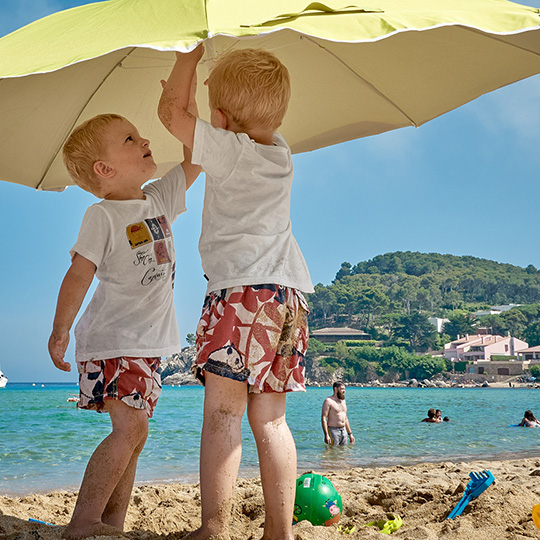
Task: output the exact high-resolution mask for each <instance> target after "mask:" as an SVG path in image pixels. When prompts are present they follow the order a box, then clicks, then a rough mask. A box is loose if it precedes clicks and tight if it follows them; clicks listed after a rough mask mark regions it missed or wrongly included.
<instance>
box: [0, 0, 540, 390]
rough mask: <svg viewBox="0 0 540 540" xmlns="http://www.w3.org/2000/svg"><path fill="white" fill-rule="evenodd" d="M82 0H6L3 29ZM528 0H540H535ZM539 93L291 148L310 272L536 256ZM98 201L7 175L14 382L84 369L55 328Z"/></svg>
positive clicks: (2, 191) (2, 303)
mask: <svg viewBox="0 0 540 540" xmlns="http://www.w3.org/2000/svg"><path fill="white" fill-rule="evenodd" d="M85 3H87V2H83V1H77V0H56V1H53V0H3V2H2V17H1V18H0V37H1V36H3V35H6V34H8V33H10V32H12V31H14V30H16V29H17V28H20V27H21V26H24V25H26V24H28V23H30V22H32V21H33V20H35V19H38V18H41V17H44V16H46V15H48V14H50V13H53V12H56V11H60V10H62V9H67V8H71V7H75V6H77V5H81V4H85ZM523 3H525V4H527V5H530V6H533V7H540V0H528V1H525V2H523ZM539 95H540V76H535V77H532V78H529V79H527V80H525V81H521V82H519V83H515V84H513V85H510V86H507V87H505V88H502V89H500V90H497V91H495V92H492V93H490V94H487V95H485V96H482V97H481V98H479V99H477V100H475V101H473V102H471V103H469V104H467V105H464V106H462V107H460V108H459V109H456V110H455V111H452V112H450V113H447V114H446V115H443V116H442V117H439V118H437V119H435V120H432V121H431V122H429V123H427V124H425V125H423V126H421V127H420V128H412V127H411V128H404V129H401V130H397V131H393V132H389V133H385V134H382V135H377V136H375V137H369V138H364V139H359V140H356V141H351V142H347V143H342V144H340V145H336V146H333V147H330V148H325V149H321V150H317V151H315V152H310V153H306V154H300V155H296V156H294V165H295V179H294V183H293V192H292V206H291V217H292V223H293V232H294V235H295V237H296V239H297V241H298V243H299V245H300V247H301V249H302V251H303V254H304V257H305V259H306V261H307V264H308V267H309V269H310V272H311V277H312V280H313V283H314V284H316V283H322V284H324V285H329V284H330V283H331V282H332V280H333V279H334V277H335V274H336V272H337V271H338V270H339V268H340V266H341V263H342V262H344V261H347V262H350V263H352V264H356V263H357V262H359V261H363V260H368V259H372V258H373V257H375V256H377V255H380V254H383V253H388V252H393V251H419V252H424V253H449V254H453V255H472V256H474V257H480V258H485V259H490V260H494V261H498V262H503V263H510V264H514V265H517V266H521V267H526V266H527V265H529V264H533V265H534V266H536V267H537V268H540V249H539V241H538V236H539V231H540V211H539V208H538V206H539V201H540V182H539V176H540V171H539V159H538V155H539V149H540V128H539V126H540V99H538V97H539ZM0 121H1V119H0ZM150 142H151V141H150ZM0 151H1V149H0ZM8 158H9V156H8ZM200 180H201V179H199V180H198V181H197V182H196V183H195V184H194V186H193V187H192V188H191V189H190V190H189V192H188V198H187V199H188V200H187V205H188V212H187V213H185V214H183V215H182V216H180V218H179V219H178V220H177V221H176V223H175V224H174V225H173V234H174V238H175V246H176V256H177V277H176V283H175V304H176V311H177V318H178V324H179V328H180V335H181V336H182V341H183V345H185V344H186V343H185V336H186V335H187V334H188V333H194V332H195V328H196V325H197V322H198V319H199V315H200V310H201V305H202V301H203V298H204V293H205V289H206V281H205V280H204V278H203V273H202V270H201V265H200V258H199V254H198V250H197V243H198V238H199V233H200V227H201V212H202V200H203V193H204V182H203V181H200ZM95 202H97V200H96V199H95V198H94V197H93V196H92V195H90V194H88V193H86V192H84V191H83V190H81V189H79V188H77V187H72V188H68V189H67V190H66V191H64V192H62V193H51V192H38V191H35V190H33V189H31V188H28V187H25V186H20V185H17V184H11V183H9V182H2V181H0V215H1V216H2V222H3V223H4V233H3V235H2V240H3V242H2V243H3V246H2V247H3V253H4V255H3V261H2V263H1V264H0V283H1V288H0V329H1V330H0V336H1V347H0V369H1V370H2V371H3V372H4V373H5V374H6V375H7V377H8V378H9V380H10V382H75V381H76V380H77V374H76V368H75V359H74V338H73V335H72V342H71V343H70V346H69V348H68V351H67V354H66V360H67V361H68V362H70V363H71V364H72V366H73V367H72V371H71V373H67V374H65V373H63V372H60V371H59V370H57V369H56V368H55V367H54V366H53V364H52V362H51V360H50V358H49V355H48V352H47V341H48V338H49V335H50V332H51V328H52V321H53V317H54V311H55V307H56V298H57V295H58V290H59V288H60V284H61V282H62V279H63V277H64V275H65V272H66V271H67V269H68V267H69V264H70V258H69V250H70V248H71V247H72V246H73V244H74V242H75V240H76V238H77V233H78V230H79V226H80V223H81V220H82V217H83V215H84V212H85V210H86V208H87V207H88V206H90V205H91V204H94V203H95ZM94 287H95V286H94ZM94 287H93V288H92V289H91V290H90V291H89V294H88V295H87V298H88V299H89V298H90V295H91V293H92V291H93V290H94ZM85 305H86V302H85V304H84V305H83V309H84V306H85ZM81 313H82V310H81Z"/></svg>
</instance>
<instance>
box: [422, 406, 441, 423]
mask: <svg viewBox="0 0 540 540" xmlns="http://www.w3.org/2000/svg"><path fill="white" fill-rule="evenodd" d="M440 412H441V411H439V413H440ZM422 422H429V423H430V424H438V423H439V422H442V418H441V417H440V416H439V417H438V418H437V410H435V409H429V410H428V412H427V418H424V419H423V420H422Z"/></svg>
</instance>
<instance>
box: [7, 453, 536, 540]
mask: <svg viewBox="0 0 540 540" xmlns="http://www.w3.org/2000/svg"><path fill="white" fill-rule="evenodd" d="M485 469H489V470H491V472H492V473H493V475H494V476H495V482H494V484H493V485H491V486H490V487H489V488H488V489H487V490H486V491H485V492H484V493H483V494H482V495H480V497H478V499H476V500H475V501H473V502H471V503H470V504H469V505H468V506H467V507H466V509H465V510H464V512H463V514H462V515H461V516H460V517H458V518H456V519H455V520H447V519H446V517H447V515H448V513H449V512H450V511H451V510H452V509H453V508H454V506H455V505H456V504H457V502H458V501H459V499H460V498H461V496H462V494H463V491H464V489H465V486H466V484H467V482H468V481H469V477H468V473H469V472H470V471H482V470H485ZM301 472H307V471H301ZM313 472H319V471H313ZM324 475H325V476H326V477H327V478H329V479H330V480H331V481H332V482H333V483H334V485H335V487H336V488H337V489H338V491H339V492H340V494H341V496H342V499H343V516H342V518H341V521H340V523H339V524H340V525H346V526H356V531H355V532H354V533H352V534H344V533H343V532H341V531H340V530H338V528H337V526H336V525H333V526H330V527H320V526H319V527H314V526H312V525H311V524H310V523H308V522H306V521H303V522H300V523H299V524H297V525H295V527H294V531H295V539H296V540H311V539H317V540H318V539H321V540H325V539H330V538H332V539H334V538H379V539H380V538H387V536H386V535H384V536H381V533H380V532H379V531H378V529H376V528H375V527H370V528H366V527H364V526H363V525H364V524H366V523H368V522H369V521H372V520H377V519H386V513H394V514H398V515H399V516H401V518H402V519H403V526H402V527H401V528H400V529H399V530H398V531H397V532H395V533H393V534H392V537H395V538H400V539H402V540H419V539H425V540H431V539H439V538H447V539H449V540H450V539H451V540H494V539H496V540H502V539H513V540H520V539H526V538H539V537H540V531H539V530H538V529H537V528H536V526H535V525H534V522H533V520H532V514H531V512H532V508H533V506H534V505H536V504H538V503H540V458H528V459H519V460H508V461H475V462H468V463H450V462H446V463H435V464H434V463H426V464H421V465H416V466H411V467H403V466H399V465H398V466H394V467H389V468H375V469H361V468H354V469H349V470H336V471H332V472H325V473H324ZM75 498H76V494H74V493H69V492H66V491H55V492H52V493H47V494H32V495H27V496H22V497H8V496H0V538H4V539H6V540H37V539H43V540H56V539H59V538H60V535H61V532H62V526H63V525H65V524H67V522H68V521H69V517H70V514H71V512H72V509H73V506H74V504H75ZM199 515H200V499H199V486H198V485H197V484H194V485H180V484H168V485H142V486H137V487H136V488H135V490H134V492H133V497H132V501H131V505H130V508H129V511H128V517H127V521H126V534H127V536H128V537H129V538H132V539H133V540H137V539H144V540H157V539H165V538H167V539H168V540H172V539H177V538H178V539H179V538H181V537H182V536H183V535H184V534H185V533H187V532H189V531H190V530H192V529H194V528H196V527H197V526H198V524H199ZM29 518H33V519H39V520H42V521H46V522H49V523H54V524H55V525H56V526H55V527H51V526H48V525H42V524H39V523H33V522H29V521H28V519H29ZM263 520H264V505H263V498H262V491H261V484H260V480H259V479H258V478H250V479H239V480H238V484H237V491H236V497H235V502H234V508H233V518H232V530H231V539H232V540H258V539H260V537H261V536H262V525H263ZM100 538H105V537H100Z"/></svg>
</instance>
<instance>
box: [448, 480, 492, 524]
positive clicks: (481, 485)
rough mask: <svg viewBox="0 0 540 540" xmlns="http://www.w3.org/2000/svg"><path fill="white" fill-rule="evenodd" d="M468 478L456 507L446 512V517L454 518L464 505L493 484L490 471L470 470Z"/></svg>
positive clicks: (459, 513)
mask: <svg viewBox="0 0 540 540" xmlns="http://www.w3.org/2000/svg"><path fill="white" fill-rule="evenodd" d="M469 478H470V479H471V481H470V482H469V483H468V484H467V486H466V487H465V493H464V494H463V497H461V500H460V501H459V502H458V503H457V505H456V507H455V508H454V509H453V510H452V511H451V512H450V514H448V517H447V518H446V519H454V518H456V517H457V516H460V515H461V513H462V512H463V510H465V507H466V506H467V505H468V504H469V503H470V502H471V501H472V500H473V499H476V497H478V496H479V495H480V494H481V493H484V491H485V490H486V489H487V488H488V487H489V486H491V484H493V481H494V480H495V477H494V476H493V474H492V473H491V471H482V472H479V473H477V472H474V471H473V472H470V473H469Z"/></svg>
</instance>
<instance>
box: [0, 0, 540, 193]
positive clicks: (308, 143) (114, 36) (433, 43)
mask: <svg viewBox="0 0 540 540" xmlns="http://www.w3.org/2000/svg"><path fill="white" fill-rule="evenodd" d="M353 2H354V0H353ZM203 40H204V41H205V46H206V53H205V58H203V61H202V62H201V64H200V66H199V71H200V72H199V77H200V78H201V79H202V80H204V77H205V76H206V74H207V73H208V69H209V68H210V67H211V61H212V58H213V57H215V55H216V54H218V53H220V52H222V51H224V50H229V49H231V48H234V47H262V48H265V49H269V50H271V51H273V52H274V53H275V54H276V55H277V56H278V57H279V58H280V59H281V60H282V61H283V62H284V63H285V65H286V66H287V67H288V68H289V71H290V73H291V83H292V92H293V93H292V98H291V102H290V106H289V111H288V113H287V116H286V119H285V122H284V124H283V126H282V127H281V128H280V131H281V132H282V133H283V135H284V136H285V137H286V139H287V140H288V142H289V144H290V146H291V148H292V151H293V152H305V151H309V150H314V149H316V148H321V147H324V146H328V145H332V144H337V143H340V142H343V141H347V140H351V139H355V138H358V137H365V136H369V135H375V134H378V133H383V132H386V131H389V130H393V129H397V128H400V127H405V126H420V125H422V124H424V123H425V122H427V121H429V120H431V119H433V118H436V117H437V116H440V115H441V114H444V113H446V112H447V111H450V110H452V109H455V108H456V107H459V106H460V105H462V104H464V103H467V102H469V101H471V100H473V99H475V98H477V97H478V96H480V95H482V94H485V93H486V92H490V91H492V90H495V89H497V88H500V87H502V86H505V85H507V84H510V83H513V82H515V81H519V80H521V79H524V78H526V77H529V76H531V75H534V74H537V73H539V72H540V57H539V54H540V17H539V13H538V9H535V8H531V7H527V6H522V5H519V4H515V3H512V2H508V1H506V0H407V1H404V0H370V1H369V2H361V3H360V2H357V3H356V4H349V3H348V2H344V1H343V0H325V2H324V3H319V2H313V3H309V2H308V1H307V0H272V1H261V0H182V1H180V0H109V1H105V2H98V3H94V4H88V5H85V6H81V7H77V8H73V9H70V10H67V11H63V12H59V13H55V14H53V15H51V16H49V17H46V18H44V19H41V20H39V21H36V22H34V23H32V24H30V25H28V26H26V27H24V28H22V29H20V30H17V31H15V32H13V33H12V34H9V35H7V36H5V37H4V38H2V39H0V119H1V121H0V146H1V148H2V154H1V157H0V179H1V180H6V181H10V182H17V183H20V184H25V185H28V186H32V187H37V188H39V189H53V190H54V189H62V188H63V187H64V186H66V185H70V184H71V183H72V182H71V180H70V179H69V177H68V175H67V173H66V172H65V170H64V167H63V165H62V160H61V148H62V144H63V142H64V141H65V139H66V137H67V136H68V135H69V133H70V132H71V130H72V129H73V127H74V126H76V125H78V124H79V123H81V122H82V121H84V120H86V119H88V118H90V117H91V116H93V115H95V114H98V113H103V112H115V113H119V114H122V115H124V116H125V117H127V118H128V119H129V120H130V121H131V122H133V123H134V124H135V126H136V127H137V128H138V129H139V131H140V133H141V134H142V135H143V136H145V137H147V138H149V139H150V142H151V146H152V149H153V153H154V156H155V158H156V162H157V163H158V173H160V174H161V173H163V172H164V171H165V170H166V169H167V168H168V167H170V166H172V164H174V163H177V162H178V161H179V160H180V159H181V154H182V153H181V148H180V145H179V144H178V142H177V141H176V140H175V139H174V138H173V137H172V136H171V135H170V134H169V133H168V132H167V131H166V130H165V129H164V128H163V127H162V126H161V124H160V122H159V120H158V118H157V114H156V109H157V104H158V100H159V96H160V93H161V85H160V80H161V79H166V78H167V76H168V74H169V72H170V69H171V67H172V65H173V64H174V58H175V55H174V51H176V50H178V51H187V50H189V49H190V48H192V47H194V46H195V45H196V44H197V43H198V42H200V41H203ZM206 101H207V98H206V96H205V87H204V85H199V92H198V102H199V104H200V110H201V116H202V117H207V118H208V110H207V107H206Z"/></svg>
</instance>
